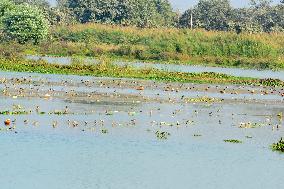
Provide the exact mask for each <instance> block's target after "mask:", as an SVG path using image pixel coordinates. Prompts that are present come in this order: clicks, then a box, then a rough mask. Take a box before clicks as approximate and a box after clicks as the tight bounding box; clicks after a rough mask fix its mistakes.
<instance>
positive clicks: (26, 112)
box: [0, 111, 31, 115]
mask: <svg viewBox="0 0 284 189" xmlns="http://www.w3.org/2000/svg"><path fill="white" fill-rule="evenodd" d="M30 113H31V112H30V111H2V112H0V115H27V114H30Z"/></svg>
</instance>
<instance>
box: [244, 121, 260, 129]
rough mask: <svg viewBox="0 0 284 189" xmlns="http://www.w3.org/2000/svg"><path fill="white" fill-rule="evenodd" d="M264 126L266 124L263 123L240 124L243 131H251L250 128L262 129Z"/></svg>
mask: <svg viewBox="0 0 284 189" xmlns="http://www.w3.org/2000/svg"><path fill="white" fill-rule="evenodd" d="M262 126H264V124H262V123H251V122H247V123H240V126H239V127H240V128H242V129H249V128H258V127H262Z"/></svg>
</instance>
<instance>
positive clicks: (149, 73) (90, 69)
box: [0, 58, 284, 87]
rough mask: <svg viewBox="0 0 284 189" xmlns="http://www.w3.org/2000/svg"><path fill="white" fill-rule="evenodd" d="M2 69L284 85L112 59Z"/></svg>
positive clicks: (8, 64) (2, 66)
mask: <svg viewBox="0 0 284 189" xmlns="http://www.w3.org/2000/svg"><path fill="white" fill-rule="evenodd" d="M0 70H3V71H16V72H37V73H43V74H73V75H82V76H98V77H116V78H137V79H147V80H156V81H166V82H183V83H184V82H191V83H211V84H239V85H262V86H273V87H284V82H283V81H280V80H274V79H254V78H245V77H234V76H229V75H225V74H216V73H207V72H205V73H181V72H166V71H160V70H156V69H139V70H138V69H135V68H133V67H130V66H124V67H120V66H116V65H113V64H111V63H109V62H108V61H102V63H101V64H98V65H82V64H72V65H57V64H48V63H46V62H43V61H40V62H36V61H26V60H8V59H3V58H0Z"/></svg>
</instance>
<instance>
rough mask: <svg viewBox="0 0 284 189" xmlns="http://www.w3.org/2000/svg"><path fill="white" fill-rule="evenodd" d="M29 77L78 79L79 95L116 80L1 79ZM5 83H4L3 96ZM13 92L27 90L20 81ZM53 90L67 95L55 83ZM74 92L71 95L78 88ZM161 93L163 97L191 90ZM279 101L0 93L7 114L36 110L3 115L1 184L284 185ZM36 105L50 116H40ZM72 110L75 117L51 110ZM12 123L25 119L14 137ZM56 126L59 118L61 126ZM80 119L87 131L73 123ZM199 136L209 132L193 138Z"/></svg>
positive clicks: (24, 187) (89, 187) (83, 188)
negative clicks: (162, 134)
mask: <svg viewBox="0 0 284 189" xmlns="http://www.w3.org/2000/svg"><path fill="white" fill-rule="evenodd" d="M5 74H6V75H5ZM23 75H25V76H26V77H27V78H32V80H43V81H54V82H55V81H61V80H62V79H66V78H65V77H67V78H68V79H71V80H72V82H71V83H72V84H74V86H73V89H74V90H78V91H84V90H86V91H87V92H88V90H91V89H92V87H91V88H87V87H86V89H84V88H83V87H82V86H80V85H79V84H78V82H80V81H81V80H82V78H83V79H89V80H91V81H93V80H94V81H96V80H100V81H103V80H112V79H111V78H95V77H77V76H60V75H54V76H53V77H52V76H51V75H41V74H27V73H19V74H18V73H9V72H1V77H6V78H8V77H11V78H14V77H18V78H20V77H22V76H23ZM49 77H50V79H49ZM125 81H127V80H125ZM30 85H31V86H32V84H30ZM109 86H110V88H109V89H108V90H109V91H104V90H107V89H103V87H97V88H96V89H95V90H97V91H98V92H102V93H105V92H108V93H111V91H110V90H111V89H112V88H113V86H112V85H109ZM3 87H4V86H2V85H0V90H1V89H3ZM14 87H27V86H23V85H22V84H15V83H14ZM41 87H43V88H41V89H42V91H43V92H44V93H45V91H47V90H48V85H47V86H41ZM45 87H46V89H45ZM52 87H53V88H55V89H56V87H58V89H57V90H59V89H60V90H61V89H62V86H56V85H55V84H54V86H52ZM60 87H61V88H60ZM68 87H70V86H68V85H67V86H66V88H63V89H62V90H63V91H64V90H70V89H68ZM86 91H85V92H86ZM157 91H159V89H155V88H153V89H150V88H149V90H146V91H143V92H141V93H140V95H141V96H151V95H152V96H155V94H156V93H157ZM151 92H152V94H151ZM162 92H163V91H160V93H161V95H160V96H162V97H161V98H163V97H164V95H175V96H179V95H181V94H183V95H188V96H190V95H191V93H192V91H187V92H185V91H184V92H180V93H181V94H180V93H175V92H164V93H162ZM78 93H79V92H78ZM119 93H121V94H122V93H124V94H129V95H131V94H132V93H135V91H134V90H133V89H131V88H129V89H127V88H126V89H123V90H122V91H119ZM208 95H218V96H219V97H223V96H225V95H226V94H223V96H220V95H221V94H215V93H213V92H212V93H211V94H208ZM193 96H194V95H193ZM255 96H256V95H254V96H253V98H255ZM274 97H275V98H274ZM270 98H271V99H273V100H274V102H276V103H270V101H266V99H265V98H260V97H259V98H258V99H259V102H255V103H254V102H250V103H246V102H231V101H230V102H229V101H228V102H220V103H214V102H213V103H182V102H175V103H169V102H159V101H146V102H142V103H121V102H117V101H116V99H110V98H109V99H108V101H99V102H90V101H88V99H87V98H85V99H84V100H80V101H77V100H74V99H72V98H70V99H69V98H68V97H66V98H58V97H57V96H52V98H34V97H28V96H26V97H20V96H19V97H18V98H13V97H12V96H6V95H4V94H3V93H2V92H0V110H1V111H4V110H12V109H13V105H21V106H22V108H23V109H25V110H31V111H32V113H31V114H28V115H0V121H1V123H0V127H1V128H2V130H1V131H0V136H1V143H0V150H1V153H0V159H1V161H0V169H1V170H2V171H1V172H0V178H1V181H2V182H1V187H2V188H5V189H10V188H11V189H15V188H21V189H30V188H41V189H49V188H54V189H73V188H74V189H93V188H103V189H105V188H114V189H118V188H121V189H128V188H129V189H132V188H141V189H142V188H143V189H144V188H149V189H152V188H153V189H157V188H163V189H165V188H169V189H172V188H179V189H182V188H197V189H199V188H200V189H208V188H209V189H210V188H212V189H213V188H214V189H215V188H218V189H219V188H220V189H227V188H236V189H239V188H244V189H246V188H248V189H250V188H281V187H282V186H283V184H284V180H283V179H282V177H283V175H282V173H283V167H284V155H283V154H280V153H277V152H273V151H271V149H270V145H271V144H272V143H274V142H276V141H278V140H279V139H280V137H281V136H284V129H283V126H284V125H283V123H282V122H280V120H279V119H278V118H277V114H278V113H279V112H284V103H283V101H282V100H280V99H278V97H276V96H275V95H274V96H273V95H272V96H271V97H270ZM277 102H278V103H277ZM36 106H39V110H40V111H44V112H46V114H43V115H41V114H38V113H36V111H35V109H36ZM66 106H68V112H69V114H66V115H54V114H48V112H54V111H57V110H63V109H64V108H65V107H66ZM107 112H111V113H110V114H107ZM7 118H10V119H11V120H14V119H16V121H15V126H16V128H15V129H12V130H10V131H6V128H7V127H5V126H4V125H2V123H3V121H4V120H5V119H7ZM24 120H27V122H26V123H25V121H24ZM68 120H69V121H68ZM54 121H57V122H58V125H57V126H56V127H55V128H53V126H52V125H53V123H54ZM73 121H75V122H76V123H78V126H75V127H73V126H72V124H71V125H70V124H69V123H70V122H73ZM85 122H86V123H85ZM241 122H252V123H258V124H260V126H258V127H257V128H250V129H242V128H239V125H240V123H241ZM277 125H278V126H279V128H278V129H277ZM102 130H107V131H108V133H107V134H104V133H103V132H102ZM156 131H167V132H169V133H170V134H171V135H170V136H169V137H168V139H167V140H161V139H158V138H157V137H156V135H155V132H156ZM15 132H17V133H15ZM196 134H198V135H201V136H199V137H194V135H196ZM247 136H249V138H247ZM225 139H238V140H241V141H242V142H243V143H242V144H232V143H225V142H224V141H223V140H225Z"/></svg>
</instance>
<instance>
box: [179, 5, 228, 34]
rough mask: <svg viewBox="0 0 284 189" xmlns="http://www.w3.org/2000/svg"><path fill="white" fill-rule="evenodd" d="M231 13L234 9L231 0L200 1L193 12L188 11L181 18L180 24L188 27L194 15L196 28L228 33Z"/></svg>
mask: <svg viewBox="0 0 284 189" xmlns="http://www.w3.org/2000/svg"><path fill="white" fill-rule="evenodd" d="M231 11H232V7H231V5H230V1H229V0H200V1H199V2H198V4H197V5H196V6H195V7H194V8H193V9H192V10H191V9H190V10H187V11H186V12H185V13H184V14H183V15H182V16H181V20H180V23H181V24H182V26H183V27H185V26H187V25H188V23H189V22H190V21H189V20H188V19H190V14H191V13H192V14H193V16H194V19H193V23H194V27H195V28H196V27H197V28H204V29H206V30H222V31H227V30H228V29H229V23H230V19H231Z"/></svg>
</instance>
